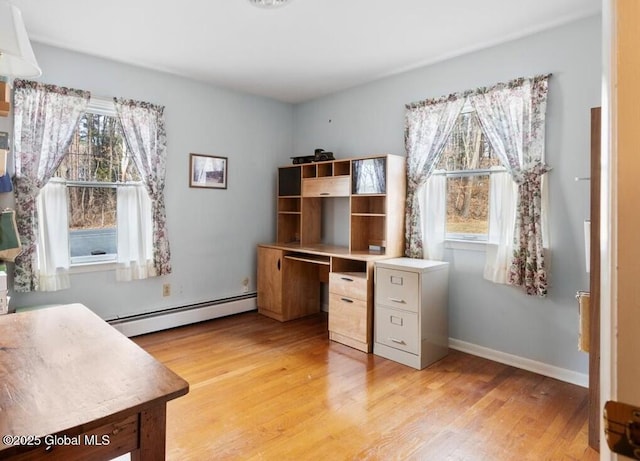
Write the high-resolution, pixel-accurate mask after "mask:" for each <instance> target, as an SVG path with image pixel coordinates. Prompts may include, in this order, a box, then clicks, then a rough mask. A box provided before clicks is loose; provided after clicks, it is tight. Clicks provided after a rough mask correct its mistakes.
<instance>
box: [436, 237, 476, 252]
mask: <svg viewBox="0 0 640 461" xmlns="http://www.w3.org/2000/svg"><path fill="white" fill-rule="evenodd" d="M444 247H445V248H446V249H448V250H466V251H486V249H487V242H483V241H478V240H454V239H450V240H445V241H444Z"/></svg>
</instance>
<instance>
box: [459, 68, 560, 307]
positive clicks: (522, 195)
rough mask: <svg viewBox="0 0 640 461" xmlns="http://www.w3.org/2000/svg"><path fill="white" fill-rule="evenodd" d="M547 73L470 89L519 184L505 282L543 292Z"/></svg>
mask: <svg viewBox="0 0 640 461" xmlns="http://www.w3.org/2000/svg"><path fill="white" fill-rule="evenodd" d="M548 77H549V76H548V75H542V76H537V77H534V78H519V79H516V80H513V81H511V82H508V83H502V84H498V85H496V86H494V87H491V88H481V89H478V90H477V91H475V92H474V93H472V94H470V96H469V100H470V102H471V104H472V105H473V107H474V109H475V110H476V113H477V114H478V119H479V120H480V124H481V126H482V130H483V131H484V133H485V135H486V136H487V138H488V139H489V142H490V143H491V146H492V147H493V149H494V150H495V151H496V152H497V154H498V156H499V157H500V159H501V162H502V164H503V165H504V166H505V168H507V170H508V171H509V173H510V174H511V176H512V177H513V180H514V181H515V182H516V183H517V184H518V202H517V207H516V224H515V226H516V231H515V234H514V242H513V258H512V262H511V266H510V268H509V274H508V283H510V284H512V285H517V286H521V287H523V288H524V289H525V291H526V293H527V294H529V295H537V296H541V297H542V296H546V294H547V272H546V269H545V264H544V249H543V239H542V235H543V231H542V203H541V197H542V190H541V178H542V175H543V174H545V173H546V172H547V171H549V167H547V166H546V165H545V163H544V128H545V112H546V103H547V88H548Z"/></svg>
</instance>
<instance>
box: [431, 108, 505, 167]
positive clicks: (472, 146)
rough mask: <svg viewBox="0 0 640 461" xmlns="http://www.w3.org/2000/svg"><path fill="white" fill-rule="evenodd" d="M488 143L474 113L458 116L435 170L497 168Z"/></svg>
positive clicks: (495, 159) (495, 158)
mask: <svg viewBox="0 0 640 461" xmlns="http://www.w3.org/2000/svg"><path fill="white" fill-rule="evenodd" d="M499 165H500V160H499V159H498V158H497V157H496V155H495V153H494V152H493V149H492V148H491V145H490V144H489V141H488V140H487V138H486V137H485V135H484V133H483V132H482V128H481V126H480V121H479V120H478V116H477V115H476V113H475V111H474V112H466V113H462V114H460V116H459V117H458V120H456V124H455V125H454V126H453V129H452V132H451V137H450V138H449V140H448V141H447V143H446V144H445V146H444V150H443V152H442V157H441V158H440V160H439V162H438V165H437V169H439V170H447V171H458V170H479V169H487V168H491V167H492V166H499Z"/></svg>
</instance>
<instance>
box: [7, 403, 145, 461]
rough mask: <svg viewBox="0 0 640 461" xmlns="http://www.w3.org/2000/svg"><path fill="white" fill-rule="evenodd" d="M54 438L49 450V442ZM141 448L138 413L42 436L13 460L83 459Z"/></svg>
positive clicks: (72, 460)
mask: <svg viewBox="0 0 640 461" xmlns="http://www.w3.org/2000/svg"><path fill="white" fill-rule="evenodd" d="M51 442H53V444H52V445H51V448H50V449H49V450H47V444H48V443H51ZM137 449H138V415H137V414H135V415H132V416H129V417H128V418H126V419H124V420H122V421H118V422H115V423H110V424H105V425H104V426H101V427H98V428H97V429H94V430H91V431H88V432H85V433H84V434H78V435H72V436H69V435H57V436H55V437H54V436H46V437H43V438H42V444H41V445H40V446H39V447H38V448H36V449H34V450H31V451H28V452H25V453H21V454H18V455H16V456H14V457H12V458H10V459H11V460H12V461H32V460H33V461H35V460H51V461H83V460H88V459H113V458H116V457H118V456H120V455H123V454H125V453H129V452H131V451H134V450H137Z"/></svg>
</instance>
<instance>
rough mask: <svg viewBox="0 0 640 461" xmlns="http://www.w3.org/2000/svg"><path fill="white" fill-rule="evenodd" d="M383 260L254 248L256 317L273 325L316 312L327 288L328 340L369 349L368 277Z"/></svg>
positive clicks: (316, 250)
mask: <svg viewBox="0 0 640 461" xmlns="http://www.w3.org/2000/svg"><path fill="white" fill-rule="evenodd" d="M389 258H390V256H389V255H385V254H381V253H375V252H369V251H349V249H348V248H345V247H339V246H333V245H323V244H313V245H300V244H296V243H292V244H286V243H285V244H279V243H272V244H261V245H258V300H257V304H258V312H260V313H261V314H263V315H266V316H268V317H271V318H274V319H276V320H279V321H287V320H292V319H295V318H298V317H304V316H306V315H310V314H313V313H316V312H319V311H320V283H328V284H329V338H330V339H332V340H334V341H338V342H340V343H343V344H346V345H347V346H351V347H353V348H356V349H358V350H361V351H363V352H371V350H372V348H373V277H374V271H373V269H374V266H375V262H376V261H381V260H384V259H389Z"/></svg>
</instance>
